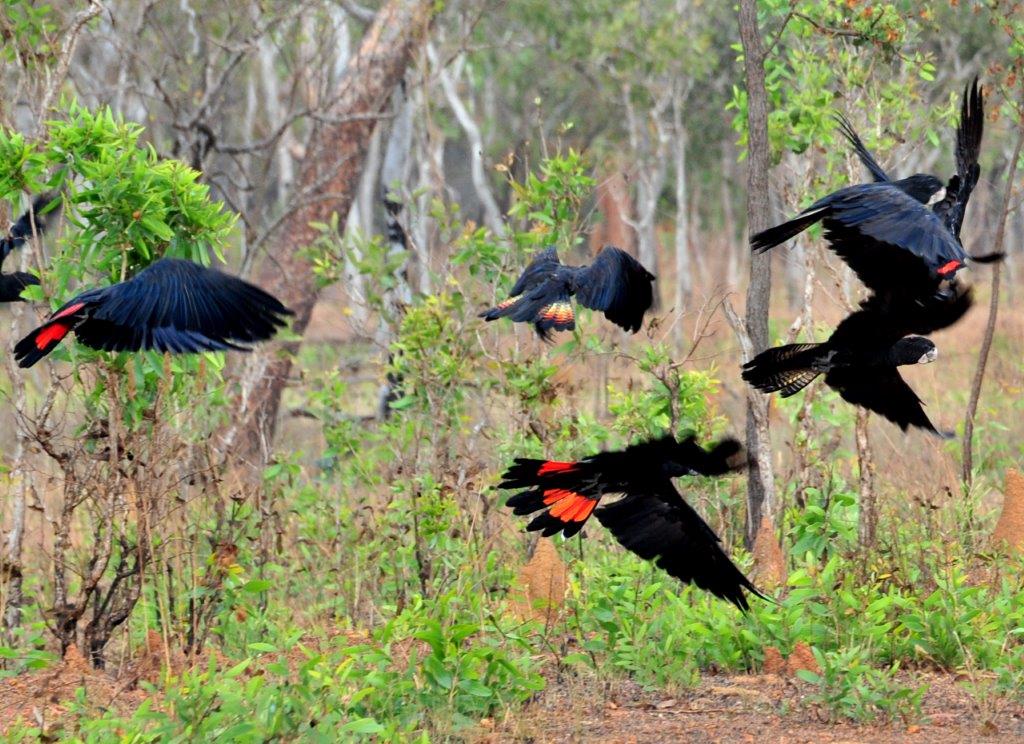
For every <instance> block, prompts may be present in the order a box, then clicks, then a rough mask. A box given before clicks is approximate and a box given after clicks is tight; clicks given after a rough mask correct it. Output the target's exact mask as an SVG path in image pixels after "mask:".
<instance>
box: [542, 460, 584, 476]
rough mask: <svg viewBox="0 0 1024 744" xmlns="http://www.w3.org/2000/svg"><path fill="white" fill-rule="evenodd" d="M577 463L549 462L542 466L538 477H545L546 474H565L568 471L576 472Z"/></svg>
mask: <svg viewBox="0 0 1024 744" xmlns="http://www.w3.org/2000/svg"><path fill="white" fill-rule="evenodd" d="M575 469H576V463H574V462H558V461H556V460H548V461H547V462H546V463H544V464H543V465H541V466H540V469H539V470H538V471H537V475H544V474H546V473H564V472H566V471H568V470H575Z"/></svg>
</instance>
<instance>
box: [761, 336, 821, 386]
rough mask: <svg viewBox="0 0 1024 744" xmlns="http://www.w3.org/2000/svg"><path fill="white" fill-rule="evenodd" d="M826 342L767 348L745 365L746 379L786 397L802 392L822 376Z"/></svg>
mask: <svg viewBox="0 0 1024 744" xmlns="http://www.w3.org/2000/svg"><path fill="white" fill-rule="evenodd" d="M821 347H822V344H789V345H787V346H777V347H775V348H774V349H768V350H767V351H763V352H761V353H760V354H758V355H757V356H756V357H754V358H753V359H752V360H750V361H749V362H747V363H746V364H744V365H743V379H744V380H746V381H747V382H749V383H750V384H751V385H752V386H754V387H755V388H757V389H758V390H760V391H762V392H765V393H775V392H778V393H780V394H781V395H782V397H783V398H788V397H789V396H791V395H793V394H795V393H797V392H799V391H800V390H802V389H803V388H804V387H806V386H807V385H808V384H810V383H811V381H813V380H814V378H816V377H817V376H818V375H820V374H821V373H822V372H823V371H824V369H823V367H822V366H821V363H822V359H821Z"/></svg>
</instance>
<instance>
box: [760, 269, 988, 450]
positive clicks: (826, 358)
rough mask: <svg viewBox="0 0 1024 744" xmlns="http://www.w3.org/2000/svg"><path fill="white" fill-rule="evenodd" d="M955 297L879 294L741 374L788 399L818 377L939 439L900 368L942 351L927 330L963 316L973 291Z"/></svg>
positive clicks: (843, 394) (903, 424)
mask: <svg viewBox="0 0 1024 744" xmlns="http://www.w3.org/2000/svg"><path fill="white" fill-rule="evenodd" d="M954 292H955V294H954V295H953V296H952V297H951V298H948V299H947V298H945V297H940V296H934V295H929V296H927V297H924V298H907V297H905V296H903V295H898V294H891V293H890V294H883V295H879V294H874V295H871V296H870V297H869V298H868V299H866V300H864V301H863V302H862V303H861V305H860V308H859V309H858V310H857V311H856V312H854V313H852V314H850V315H848V316H847V317H846V319H845V320H843V321H842V322H841V323H840V324H839V325H838V326H837V327H836V329H835V331H833V333H832V335H831V336H829V338H828V340H827V341H825V342H824V343H817V344H789V345H787V346H778V347H775V348H772V349H768V350H767V351H763V352H762V353H760V354H758V355H757V356H756V357H754V358H753V359H752V360H750V361H749V362H747V363H746V364H745V365H743V379H744V380H746V381H747V382H749V383H750V384H751V385H753V386H754V387H755V388H757V389H758V390H761V391H762V392H765V393H773V392H779V393H781V395H782V397H783V398H787V397H789V396H790V395H794V394H795V393H797V392H798V391H800V390H802V389H803V388H804V387H805V386H806V385H808V384H809V383H810V382H811V381H812V380H814V379H815V378H816V377H818V375H822V374H823V375H825V384H826V385H828V386H829V387H830V388H833V389H834V390H836V392H838V393H839V395H840V396H841V397H842V398H843V399H844V400H846V401H847V402H849V403H852V404H854V405H855V406H861V407H862V408H866V409H867V410H869V411H873V412H875V413H877V414H879V415H880V416H882V417H884V418H886V419H888V420H889V421H892V422H893V423H894V424H896V425H897V426H899V427H900V429H902V430H903V431H906V430H907V428H908V427H911V426H914V427H918V428H921V429H924V430H925V431H928V432H930V433H932V434H935V435H937V436H940V437H942V438H949V437H952V436H953V435H952V434H951V433H949V432H943V431H940V430H939V429H936V428H935V425H934V424H933V423H932V422H931V421H930V420H929V418H928V416H927V415H926V414H925V412H924V409H923V408H922V406H921V400H920V399H919V398H918V397H917V395H916V394H915V393H914V391H913V390H911V389H910V386H909V385H907V383H906V381H905V380H904V379H903V377H902V376H900V373H899V370H898V368H899V367H901V366H904V365H908V364H927V363H928V362H932V361H934V360H935V358H936V357H937V356H938V350H937V349H936V347H935V344H934V343H933V342H932V341H931V340H930V339H928V338H925V337H924V336H923V335H918V334H927V333H931V332H933V331H937V330H940V329H942V328H948V327H949V326H951V325H953V324H954V323H956V322H957V321H958V320H960V319H961V318H962V317H963V316H964V315H965V314H966V313H967V311H968V310H969V309H970V308H971V305H972V304H973V299H972V295H971V290H970V289H969V288H966V289H965V288H962V287H955V288H954Z"/></svg>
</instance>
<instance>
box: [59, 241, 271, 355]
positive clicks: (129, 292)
mask: <svg viewBox="0 0 1024 744" xmlns="http://www.w3.org/2000/svg"><path fill="white" fill-rule="evenodd" d="M97 295H98V296H97V300H96V306H95V309H94V310H93V311H92V313H91V314H90V316H89V318H88V319H87V320H86V321H85V322H83V323H82V324H81V325H79V326H78V327H77V328H76V329H75V334H76V336H77V337H78V339H79V340H80V341H81V342H82V343H84V344H85V345H86V346H91V347H93V348H97V349H104V350H111V351H114V350H116V351H129V350H130V351H139V350H144V349H155V350H157V351H170V352H174V353H185V352H196V351H221V350H225V349H239V348H242V347H240V346H238V344H239V343H253V342H256V341H263V340H266V339H269V338H271V337H272V336H273V335H274V334H275V333H276V332H277V330H278V329H279V328H281V327H282V326H284V324H285V321H284V317H285V316H287V315H290V314H291V311H290V310H288V309H287V308H286V307H285V306H284V305H282V304H281V303H280V302H279V301H278V300H277V299H276V298H275V297H273V296H272V295H270V294H268V293H267V292H264V291H263V290H261V289H259V288H258V287H255V286H253V285H251V284H249V283H248V282H245V281H243V280H241V279H239V278H237V277H234V276H230V275H228V274H224V273H222V272H220V271H217V270H215V269H208V268H205V267H203V266H200V265H199V264H196V263H192V262H191V261H181V260H178V259H169V258H164V259H161V260H159V261H156V262H155V263H153V264H151V265H150V266H149V267H147V268H146V269H144V270H143V271H141V272H139V274H137V275H136V276H135V277H133V278H132V279H130V280H128V281H126V282H122V283H120V284H115V285H113V286H111V287H107V288H105V289H103V290H100V291H99V292H98V293H97Z"/></svg>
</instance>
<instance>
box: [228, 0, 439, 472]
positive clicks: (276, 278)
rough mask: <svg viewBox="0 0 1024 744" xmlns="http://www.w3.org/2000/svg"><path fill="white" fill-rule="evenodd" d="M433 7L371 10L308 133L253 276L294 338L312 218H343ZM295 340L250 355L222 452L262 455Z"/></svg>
mask: <svg viewBox="0 0 1024 744" xmlns="http://www.w3.org/2000/svg"><path fill="white" fill-rule="evenodd" d="M434 7H435V3H433V2H431V0H389V2H387V3H386V4H385V5H384V6H383V7H382V8H381V9H380V10H379V11H378V12H377V14H376V16H375V17H374V20H373V23H372V24H371V25H370V27H369V28H368V29H367V30H366V33H365V35H364V36H363V39H362V42H361V43H360V46H359V50H358V52H357V53H356V54H355V55H354V56H353V57H352V59H351V61H350V62H349V64H348V66H347V68H346V71H345V74H344V75H343V76H342V78H341V79H340V80H339V82H338V91H337V101H336V103H335V105H334V106H333V108H332V110H331V115H330V116H328V117H325V118H324V119H323V120H320V121H318V122H317V124H316V125H315V126H314V128H313V129H312V131H311V132H310V135H309V140H308V142H307V145H306V153H305V156H304V158H303V160H302V162H301V164H300V166H299V173H298V176H297V181H298V184H299V189H300V190H301V191H302V192H303V195H304V197H305V198H303V199H301V200H299V204H300V206H299V207H298V208H297V209H295V211H294V212H292V213H291V214H290V215H288V217H287V218H286V220H285V222H284V223H283V225H282V230H281V232H280V234H281V235H283V236H286V237H285V238H284V242H283V244H282V245H280V246H279V248H278V249H277V250H276V251H274V252H273V253H272V254H271V255H270V256H269V257H268V259H267V260H265V261H264V265H263V268H262V271H261V273H260V274H259V277H258V283H259V284H260V285H261V286H262V287H264V288H265V289H266V290H268V291H269V292H272V293H273V294H275V295H276V296H277V297H278V298H279V299H280V300H281V301H282V302H283V303H284V304H285V305H287V306H288V307H290V308H291V309H292V310H293V311H294V313H295V317H294V319H293V322H292V328H293V330H294V331H295V333H296V334H298V335H302V333H303V332H304V331H305V329H306V326H307V324H308V323H309V318H310V315H311V314H312V311H313V306H314V305H315V304H316V301H317V296H318V294H319V292H318V289H317V285H316V279H315V277H314V275H313V270H312V266H311V264H310V263H309V261H308V260H307V259H306V258H305V257H304V256H303V255H302V250H303V249H304V248H305V247H306V246H308V245H310V244H311V243H312V242H313V241H314V240H315V239H316V237H317V231H316V229H315V228H313V227H312V226H311V225H310V223H311V222H329V221H330V218H331V215H332V214H333V213H337V214H338V215H340V216H341V219H342V220H344V219H346V218H347V216H348V213H349V211H350V209H351V208H352V202H353V200H354V198H355V196H356V191H357V189H358V185H359V178H360V175H361V174H362V169H363V160H364V158H365V155H366V148H367V145H368V143H369V141H370V137H371V136H372V134H373V131H374V128H375V126H376V124H377V119H378V118H379V117H380V115H381V112H382V111H384V109H385V107H386V106H387V104H388V101H389V100H390V98H391V95H392V93H393V91H394V89H395V86H396V85H398V83H399V81H400V80H401V79H402V77H403V75H404V74H405V70H406V67H407V66H408V64H409V62H410V60H411V59H412V57H413V54H414V53H415V52H416V51H417V50H418V49H419V48H420V46H421V45H422V44H423V42H424V40H425V38H426V33H427V29H428V27H429V24H430V20H431V16H432V13H433V9H434ZM342 227H344V226H343V225H339V228H342ZM298 345H299V342H298V341H293V342H289V343H286V344H284V348H283V349H282V350H280V351H279V352H278V353H273V352H266V351H260V352H257V353H255V354H254V355H253V356H252V357H251V358H250V360H249V363H248V364H247V369H246V370H245V373H244V375H243V389H242V394H241V400H240V404H241V405H240V407H241V409H242V410H241V411H240V412H239V416H238V419H237V421H238V424H237V425H236V427H235V428H233V429H231V430H230V431H229V432H228V433H227V435H226V437H225V440H226V441H225V444H226V445H227V449H229V450H230V449H234V451H235V452H236V453H237V454H238V455H240V456H241V457H243V458H246V459H250V460H252V459H257V458H258V459H259V460H260V461H263V460H265V458H266V456H267V455H268V454H269V450H270V446H271V442H272V440H273V435H274V432H275V428H276V424H277V411H278V407H279V405H280V402H281V395H282V393H283V391H284V387H285V384H286V382H287V380H288V376H289V374H290V373H291V369H292V357H293V355H294V353H295V352H296V351H297V349H298Z"/></svg>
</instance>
